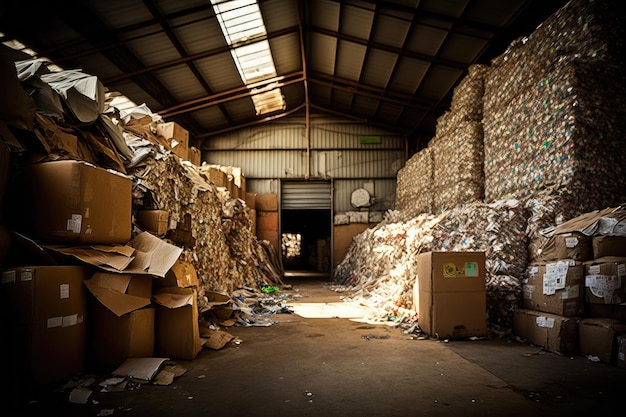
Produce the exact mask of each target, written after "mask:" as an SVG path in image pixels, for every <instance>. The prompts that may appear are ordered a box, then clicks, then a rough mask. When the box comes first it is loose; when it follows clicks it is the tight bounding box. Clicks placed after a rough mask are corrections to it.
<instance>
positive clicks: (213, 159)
mask: <svg viewBox="0 0 626 417" xmlns="http://www.w3.org/2000/svg"><path fill="white" fill-rule="evenodd" d="M202 157H203V160H204V161H206V162H207V163H208V164H217V165H226V166H236V167H241V169H242V171H243V173H244V175H245V176H246V178H304V177H305V175H306V152H304V151H302V150H295V151H279V150H267V151H258V150H254V151H250V150H239V151H204V152H202Z"/></svg>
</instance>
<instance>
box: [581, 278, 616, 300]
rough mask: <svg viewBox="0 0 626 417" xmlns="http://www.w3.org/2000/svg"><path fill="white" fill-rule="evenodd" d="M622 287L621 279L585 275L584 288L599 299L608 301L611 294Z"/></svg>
mask: <svg viewBox="0 0 626 417" xmlns="http://www.w3.org/2000/svg"><path fill="white" fill-rule="evenodd" d="M621 286H622V279H621V277H616V276H615V275H587V276H586V277H585V287H587V288H589V290H591V293H592V294H593V295H594V296H596V297H599V298H605V299H607V300H608V299H610V298H611V297H612V296H613V292H614V291H615V290H616V289H618V288H620V287H621Z"/></svg>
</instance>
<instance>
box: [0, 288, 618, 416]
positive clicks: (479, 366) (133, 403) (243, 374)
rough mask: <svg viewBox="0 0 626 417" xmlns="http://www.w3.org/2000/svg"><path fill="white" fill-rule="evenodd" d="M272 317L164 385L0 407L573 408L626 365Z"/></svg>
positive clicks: (607, 402)
mask: <svg viewBox="0 0 626 417" xmlns="http://www.w3.org/2000/svg"><path fill="white" fill-rule="evenodd" d="M287 283H290V284H292V285H293V290H294V291H295V292H297V293H299V294H301V295H303V296H304V297H303V298H302V299H301V301H306V302H307V303H323V304H322V305H324V304H328V303H332V302H336V301H338V300H339V296H338V294H336V293H334V292H332V291H331V290H328V289H327V288H325V287H324V286H323V285H322V282H321V281H319V280H318V279H303V278H291V279H288V280H287ZM275 320H276V323H275V324H274V325H272V326H270V327H231V328H229V329H226V330H227V331H228V332H229V333H231V334H233V335H235V336H238V337H239V338H240V339H241V343H240V344H238V345H235V344H232V343H231V344H229V345H227V346H226V347H224V348H223V349H221V350H209V349H204V350H203V351H202V352H201V353H200V354H199V356H198V357H197V358H196V359H195V360H193V361H176V362H177V363H178V364H179V365H181V366H183V367H184V368H186V369H187V372H186V373H185V374H184V375H182V376H180V377H178V378H177V379H176V380H175V381H174V382H173V383H172V384H171V385H167V386H156V385H149V384H144V385H141V386H140V387H138V388H137V389H135V390H129V391H123V392H108V393H103V392H99V391H98V387H97V382H99V381H101V380H104V379H106V378H108V377H109V376H110V375H96V383H95V384H94V385H93V386H90V387H89V388H90V389H91V390H93V394H92V395H91V397H90V398H89V401H88V402H87V403H86V404H72V403H70V402H69V401H68V396H69V394H68V391H64V390H53V389H50V388H46V389H39V390H27V391H24V390H21V389H19V390H18V391H19V392H18V393H13V394H11V397H10V398H8V399H5V400H4V401H5V402H4V405H5V409H6V406H7V404H13V405H14V407H13V410H12V412H13V413H14V414H15V415H19V416H25V415H33V416H35V415H37V416H45V415H52V414H57V415H58V414H61V415H64V416H98V415H113V416H125V417H131V416H133V417H134V416H142V417H146V416H150V417H160V416H176V417H187V416H273V417H287V416H385V417H391V416H551V417H558V416H569V417H571V416H589V415H600V414H603V413H607V415H608V413H609V412H614V411H613V410H616V409H617V408H618V407H620V408H621V409H623V406H624V394H626V370H624V369H621V368H617V367H614V366H609V365H606V364H602V363H593V362H589V361H588V360H587V359H586V358H584V357H580V356H574V357H564V356H559V355H556V354H553V353H544V352H542V351H541V350H540V349H538V348H536V347H533V346H530V345H527V344H523V343H519V342H514V341H513V342H509V341H506V340H480V341H469V340H458V341H449V342H447V343H446V342H440V341H437V340H433V339H429V340H417V339H415V338H411V337H410V335H407V334H404V333H403V332H402V330H400V329H398V328H390V327H387V326H384V325H371V324H367V323H362V322H356V321H351V320H349V319H345V318H332V317H331V318H307V317H302V316H300V315H298V314H276V315H275ZM13 388H15V387H13ZM5 394H6V392H5ZM7 401H8V402H7ZM0 414H2V415H7V414H9V415H10V413H9V412H4V411H3V412H1V413H0Z"/></svg>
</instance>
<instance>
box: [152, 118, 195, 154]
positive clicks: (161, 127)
mask: <svg viewBox="0 0 626 417" xmlns="http://www.w3.org/2000/svg"><path fill="white" fill-rule="evenodd" d="M156 132H157V135H159V136H161V137H163V138H165V139H166V141H167V144H168V146H169V148H170V149H171V150H172V152H174V154H176V155H178V156H179V157H181V158H182V159H185V160H188V159H189V132H188V131H187V130H186V129H185V128H183V127H182V126H181V125H179V124H178V123H176V122H166V123H157V125H156Z"/></svg>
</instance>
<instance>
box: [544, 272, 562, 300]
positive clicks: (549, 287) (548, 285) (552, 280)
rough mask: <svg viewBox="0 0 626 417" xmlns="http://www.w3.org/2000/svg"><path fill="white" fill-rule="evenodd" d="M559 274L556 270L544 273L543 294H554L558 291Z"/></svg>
mask: <svg viewBox="0 0 626 417" xmlns="http://www.w3.org/2000/svg"><path fill="white" fill-rule="evenodd" d="M557 281H558V278H557V275H556V273H554V272H546V273H545V274H543V295H554V293H555V292H556V285H557Z"/></svg>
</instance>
